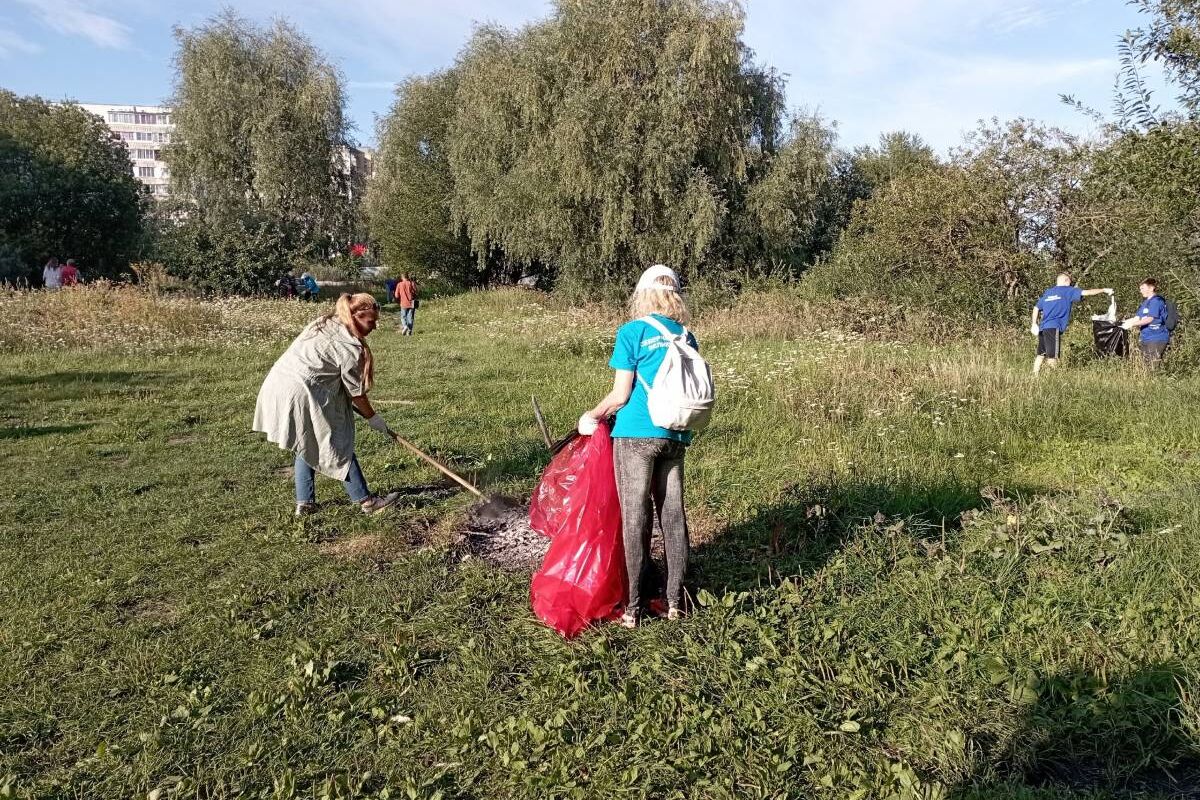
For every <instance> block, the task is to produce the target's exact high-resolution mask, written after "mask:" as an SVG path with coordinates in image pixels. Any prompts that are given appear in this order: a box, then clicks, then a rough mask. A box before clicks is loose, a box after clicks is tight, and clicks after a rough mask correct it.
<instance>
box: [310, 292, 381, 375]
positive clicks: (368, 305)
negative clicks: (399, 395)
mask: <svg viewBox="0 0 1200 800" xmlns="http://www.w3.org/2000/svg"><path fill="white" fill-rule="evenodd" d="M368 310H370V311H378V310H379V303H378V302H377V301H376V300H375V296H374V295H371V294H367V293H366V292H359V293H358V294H345V293H343V294H342V295H341V296H339V297H338V299H337V302H336V303H334V305H333V311H332V312H330V313H329V314H326V315H325V316H324V317H322V320H323V321H326V322H327V321H329V320H331V319H336V320H337V321H338V322H340V323H342V324H343V325H345V326H346V330H348V331H350V335H351V336H353V337H354V338H355V339H358V341H359V343H360V344H362V362H361V364H362V373H363V392H364V393H366V392H369V391H371V387H372V386H373V385H374V384H375V358H374V356H372V355H371V348H370V346H369V345H368V344H367V340H366V339H365V338H363V337H361V336H359V335H358V334H357V333H355V329H356V328H357V327H358V326H357V325H355V324H354V315H355V314H357V313H358V312H360V311H368Z"/></svg>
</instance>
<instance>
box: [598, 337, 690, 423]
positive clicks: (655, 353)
mask: <svg viewBox="0 0 1200 800" xmlns="http://www.w3.org/2000/svg"><path fill="white" fill-rule="evenodd" d="M654 318H655V319H656V320H658V321H659V322H661V323H662V325H663V327H665V328H666V329H667V330H669V331H670V332H671V333H673V334H676V335H678V334H680V333H682V332H683V326H682V325H680V324H679V323H678V322H676V321H675V320H673V319H671V318H670V317H664V316H663V315H662V314H655V315H654ZM688 344H690V345H691V346H692V347H695V348H696V349H697V350H699V349H700V346H699V345H698V344H697V343H696V337H695V336H693V335H692V334H691V333H690V332H689V333H688ZM666 347H667V341H666V340H665V339H664V338H663V335H662V334H661V333H659V332H658V330H657V329H656V328H655V327H654V326H653V325H651V324H650V323H648V322H643V321H642V320H640V319H635V320H633V321H632V322H626V323H625V324H624V325H622V326H621V327H620V328H619V329H618V330H617V344H616V346H615V347H614V348H613V354H612V358H611V359H609V361H608V365H609V366H610V367H612V368H613V369H623V370H628V371H629V372H632V373H634V379H633V393H632V394H631V395H629V402H628V403H626V404H625V406H624V407H623V408H622V409H621V410H620V411H618V412H617V421H616V423H615V424H614V425H613V429H612V436H613V438H614V439H672V440H674V441H677V442H683V443H684V444H690V443H691V441H692V432H691V431H669V430H667V429H666V428H660V427H658V426H657V425H655V424H654V423H653V422H651V421H650V408H649V406H648V405H647V397H646V387H645V386H643V385H642V381H645V382H646V384H647V385H653V384H654V376H655V375H657V374H658V368H659V367H660V366H662V362H663V359H664V358H665V357H666Z"/></svg>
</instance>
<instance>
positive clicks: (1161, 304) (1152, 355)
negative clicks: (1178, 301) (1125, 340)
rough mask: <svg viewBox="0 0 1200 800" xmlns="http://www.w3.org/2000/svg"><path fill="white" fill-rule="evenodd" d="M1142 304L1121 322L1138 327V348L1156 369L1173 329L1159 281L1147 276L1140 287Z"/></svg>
mask: <svg viewBox="0 0 1200 800" xmlns="http://www.w3.org/2000/svg"><path fill="white" fill-rule="evenodd" d="M1138 288H1139V290H1140V291H1141V293H1142V304H1141V305H1140V306H1138V312H1137V314H1135V315H1134V316H1132V317H1130V318H1129V319H1127V320H1125V321H1124V322H1123V323H1121V327H1122V328H1125V330H1132V329H1133V328H1137V329H1138V349H1139V350H1141V351H1142V360H1143V361H1145V362H1146V366H1148V367H1149V368H1150V369H1156V368H1157V367H1158V365H1159V364H1160V363H1161V362H1162V359H1163V356H1164V355H1166V353H1167V347H1168V346H1169V345H1170V344H1171V329H1170V327H1169V326H1168V324H1167V301H1166V300H1164V299H1162V297H1160V296H1159V294H1158V281H1156V280H1155V279H1154V278H1146V280H1144V281H1142V285H1141V286H1139V287H1138Z"/></svg>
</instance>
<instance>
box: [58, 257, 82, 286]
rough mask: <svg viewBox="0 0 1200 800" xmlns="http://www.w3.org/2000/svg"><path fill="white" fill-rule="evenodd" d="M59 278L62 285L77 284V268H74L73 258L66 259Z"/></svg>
mask: <svg viewBox="0 0 1200 800" xmlns="http://www.w3.org/2000/svg"><path fill="white" fill-rule="evenodd" d="M61 280H62V285H63V286H76V285H78V284H79V270H78V269H76V268H75V259H73V258H68V259H67V265H66V266H65V267H63V268H62V278H61Z"/></svg>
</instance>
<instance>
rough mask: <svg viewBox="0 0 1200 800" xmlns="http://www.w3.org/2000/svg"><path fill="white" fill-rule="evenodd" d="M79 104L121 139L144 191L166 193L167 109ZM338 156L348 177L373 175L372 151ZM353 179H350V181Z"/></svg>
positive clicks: (346, 151) (169, 132)
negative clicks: (144, 187) (163, 152)
mask: <svg viewBox="0 0 1200 800" xmlns="http://www.w3.org/2000/svg"><path fill="white" fill-rule="evenodd" d="M79 106H80V108H82V109H84V110H85V111H89V112H91V113H93V114H95V115H96V116H98V117H100V119H102V120H104V122H105V124H106V125H108V127H109V128H110V129H111V130H112V132H113V135H114V136H117V137H119V138H121V139H122V140H123V141H124V142H125V144H126V146H127V147H128V148H129V160H130V162H131V166H132V168H133V176H134V177H135V178H137V179H138V180H139V181H141V182H142V183H143V184H145V185H146V188H147V191H149V192H150V194H152V195H153V196H155V197H158V198H163V197H166V196H167V195H168V194H169V192H170V183H171V175H170V171H169V168H168V167H167V165H166V162H164V161H163V160H162V149H163V147H164V146H166V145H167V144H168V143H169V142H170V141H171V136H172V134H173V133H174V132H175V126H174V125H173V124H172V123H171V109H170V108H167V107H165V106H129V105H105V104H103V103H80V104H79ZM339 156H340V157H339V159H338V162H339V163H340V165H341V168H342V170H343V172H344V173H345V174H346V175H347V176H348V177H351V178H357V179H360V180H361V181H362V182H365V181H368V180H370V179H371V178H372V177H373V176H374V175H375V151H373V150H371V149H369V148H363V149H359V148H357V147H348V146H343V147H342V148H341V152H340V153H339ZM355 183H356V181H352V182H351V185H352V186H353V185H354V184H355ZM360 185H361V184H360ZM352 191H353V190H352Z"/></svg>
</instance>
